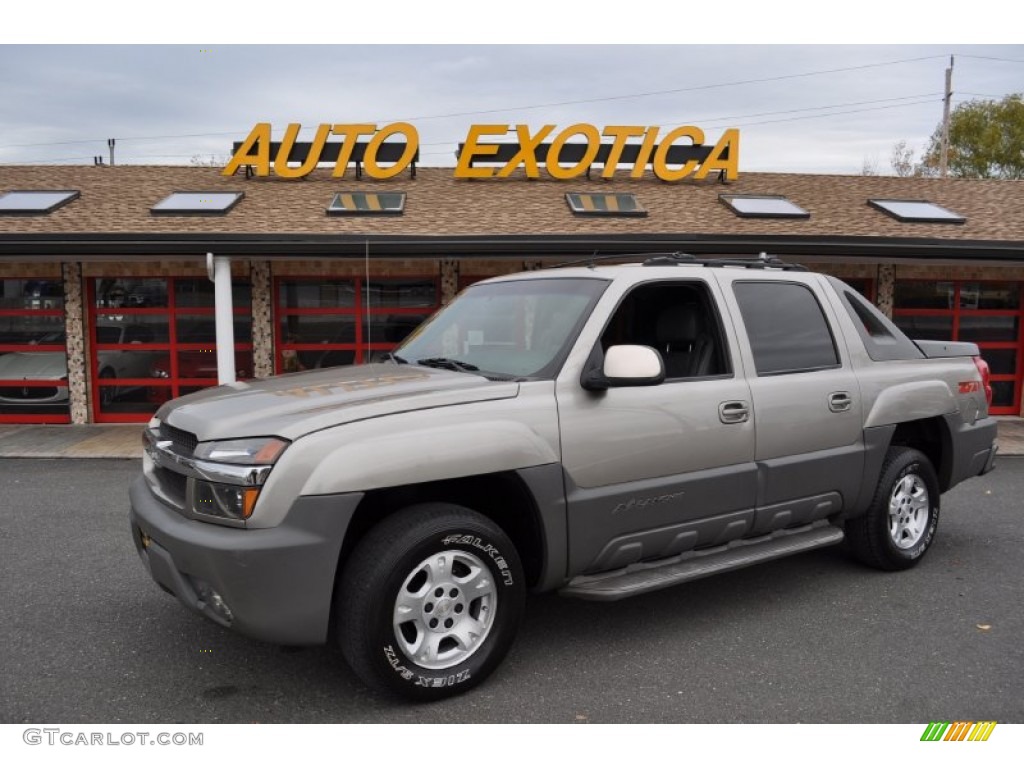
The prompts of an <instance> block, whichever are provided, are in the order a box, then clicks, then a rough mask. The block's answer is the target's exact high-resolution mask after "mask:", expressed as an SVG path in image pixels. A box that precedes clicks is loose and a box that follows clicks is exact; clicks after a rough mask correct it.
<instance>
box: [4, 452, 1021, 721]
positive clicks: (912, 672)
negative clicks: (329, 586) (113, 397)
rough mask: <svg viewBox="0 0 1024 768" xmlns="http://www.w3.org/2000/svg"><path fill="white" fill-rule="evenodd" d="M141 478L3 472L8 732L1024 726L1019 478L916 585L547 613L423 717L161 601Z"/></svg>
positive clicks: (814, 566) (961, 529)
mask: <svg viewBox="0 0 1024 768" xmlns="http://www.w3.org/2000/svg"><path fill="white" fill-rule="evenodd" d="M136 471H137V462H136V461H124V460H83V459H80V460H69V459H63V460H29V459H0V597H2V599H0V644H2V647H3V648H4V653H3V654H2V656H0V721H2V722H6V723H23V722H46V723H55V722H82V723H107V722H110V723H118V722H124V723H151V722H152V723H195V722H242V723H252V722H263V723H265V722H340V723H356V722H447V723H452V722H493V723H504V722H543V723H547V722H552V723H566V722H612V723H616V722H622V723H638V722H684V723H685V722H705V723H716V722H743V723H754V722H784V723H790V722H837V723H848V722H849V723H855V722H872V723H927V722H929V721H932V720H942V719H945V720H982V719H986V720H997V721H999V722H1022V721H1024V695H1022V694H1021V691H1024V610H1022V609H1021V606H1022V605H1024V556H1022V555H1024V505H1022V503H1021V499H1022V498H1024V458H1005V459H1002V460H1001V461H1000V464H999V466H998V469H997V471H996V472H994V473H992V474H991V475H988V476H986V477H983V478H977V479H975V480H972V481H970V482H968V483H965V484H964V485H962V486H960V487H959V488H957V489H955V490H954V491H953V492H951V493H949V494H947V495H946V496H945V497H944V507H943V518H942V520H941V522H940V527H939V533H938V538H937V540H936V543H935V545H934V547H933V549H932V550H931V552H930V553H929V555H928V557H927V558H926V559H925V561H924V562H923V563H922V564H921V565H920V566H919V567H918V568H916V569H914V570H912V571H909V572H905V573H901V574H885V573H879V572H875V571H871V570H867V569H865V568H863V567H861V566H859V565H857V564H855V563H853V562H851V561H849V560H847V559H846V558H845V557H844V556H843V555H842V554H841V553H840V552H839V551H837V550H821V551H817V552H812V553H809V554H806V555H801V556H797V557H794V558H790V559H788V560H783V561H777V562H774V563H769V564H766V565H762V566H758V567H755V568H752V569H747V570H745V571H738V572H734V573H731V574H726V575H723V576H718V577H715V578H712V579H707V580H704V581H700V582H695V583H692V584H689V585H684V586H682V587H677V588H674V589H671V590H666V591H662V592H658V593H654V594H649V595H644V596H641V597H637V598H634V599H631V600H627V601H624V602H621V603H612V604H601V603H587V602H581V601H576V600H568V599H563V598H559V597H557V596H555V595H543V596H537V597H534V598H531V600H530V601H529V605H528V607H527V618H526V621H525V624H524V626H523V628H522V631H521V634H520V636H519V639H518V641H517V643H516V646H515V647H514V648H513V650H512V653H511V654H510V656H509V658H508V659H507V660H506V662H505V664H504V665H503V666H502V667H501V668H500V669H499V670H498V672H497V673H496V674H495V675H494V676H493V677H492V678H491V679H490V680H489V681H488V682H487V683H485V684H484V685H482V686H481V687H480V688H477V689H476V690H474V691H472V692H470V693H469V694H467V695H465V696H462V697H459V698H457V699H453V700H450V701H445V702H441V703H437V704H429V705H408V704H404V703H401V702H395V701H393V700H391V699H387V698H383V697H380V696H378V695H377V694H375V693H373V692H371V691H369V690H367V689H366V688H365V687H364V686H363V685H362V684H361V683H359V682H358V681H357V680H356V679H355V678H354V676H353V675H352V673H350V672H349V670H348V669H347V668H346V666H345V664H344V662H343V661H342V660H341V658H340V656H339V654H338V653H337V652H335V651H334V650H333V649H328V648H313V649H302V650H296V649H282V648H279V647H276V646H272V645H265V644H261V643H258V642H255V641H251V640H247V639H245V638H242V637H238V636H236V635H234V634H232V633H230V632H229V631H226V630H223V629H221V628H220V627H218V626H216V625H214V624H212V623H210V622H208V621H206V620H204V619H202V618H200V617H198V616H195V615H193V614H191V613H189V612H188V611H186V610H185V609H184V608H182V607H181V606H179V605H178V603H177V602H176V601H175V600H174V599H173V598H171V597H169V596H168V595H166V594H164V593H163V592H161V591H160V590H159V589H158V588H157V587H156V586H155V585H154V584H153V583H152V582H151V581H150V579H149V576H148V575H147V574H146V572H145V570H144V568H143V566H142V564H141V563H140V562H139V561H138V558H137V556H136V554H135V551H134V548H133V545H132V542H131V537H130V535H129V530H128V524H127V520H126V513H127V487H128V483H129V480H130V478H131V476H132V475H133V474H134V473H135V472H136Z"/></svg>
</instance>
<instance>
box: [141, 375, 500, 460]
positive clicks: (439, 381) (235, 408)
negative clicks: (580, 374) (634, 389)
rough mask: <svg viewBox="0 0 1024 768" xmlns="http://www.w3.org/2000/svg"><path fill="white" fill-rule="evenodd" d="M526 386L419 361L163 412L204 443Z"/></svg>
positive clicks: (263, 386)
mask: <svg viewBox="0 0 1024 768" xmlns="http://www.w3.org/2000/svg"><path fill="white" fill-rule="evenodd" d="M518 393H519V385H518V384H517V383H515V382H509V381H489V380H488V379H485V378H484V377H482V376H477V375H474V374H471V373H459V372H455V371H445V370H438V369H435V368H426V367H423V366H418V365H396V364H394V363H378V364H374V365H359V366H340V367H338V368H324V369H321V370H317V371H308V372H303V373H292V374H286V375H284V376H274V377H272V378H269V379H260V380H255V381H248V382H237V383H235V384H224V385H221V386H219V387H211V388H210V389H204V390H202V391H200V392H196V393H194V394H191V395H186V396H185V397H181V398H178V399H177V400H172V401H170V402H169V403H166V404H165V405H164V406H163V407H161V408H160V410H159V411H158V412H157V414H156V415H157V416H158V417H160V418H161V419H163V420H165V421H167V423H169V424H171V425H172V426H174V427H177V428H179V429H184V430H186V431H188V432H192V433H193V434H195V435H196V437H197V438H198V439H199V440H200V441H203V440H215V439H218V440H219V439H229V438H236V437H260V436H267V435H277V436H279V437H283V438H286V439H288V440H295V439H296V438H299V437H301V436H303V435H305V434H309V433H310V432H315V431H318V430H321V429H327V428H329V427H333V426H337V425H339V424H346V423H349V422H352V421H362V420H364V419H371V418H375V417H378V416H388V415H391V414H396V413H405V412H408V411H417V410H422V409H426V408H443V407H446V406H451V405H460V404H463V403H476V402H481V401H485V400H503V399H506V398H510V397H515V396H516V395H517V394H518Z"/></svg>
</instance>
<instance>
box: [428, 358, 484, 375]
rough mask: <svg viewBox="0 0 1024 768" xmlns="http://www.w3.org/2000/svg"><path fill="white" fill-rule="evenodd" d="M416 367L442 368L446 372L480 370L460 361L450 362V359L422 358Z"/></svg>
mask: <svg viewBox="0 0 1024 768" xmlns="http://www.w3.org/2000/svg"><path fill="white" fill-rule="evenodd" d="M416 364H417V365H425V366H427V367H429V368H444V369H445V370H448V371H465V372H472V371H479V370H480V369H479V368H478V367H477V366H475V365H473V364H472V363H464V362H462V361H461V360H452V358H450V357H424V358H421V359H419V360H417V361H416Z"/></svg>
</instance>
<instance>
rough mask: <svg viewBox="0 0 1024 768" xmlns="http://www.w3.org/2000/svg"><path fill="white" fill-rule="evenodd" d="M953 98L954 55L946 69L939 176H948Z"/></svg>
mask: <svg viewBox="0 0 1024 768" xmlns="http://www.w3.org/2000/svg"><path fill="white" fill-rule="evenodd" d="M952 99H953V57H952V56H950V57H949V69H947V70H946V96H945V98H944V99H943V104H942V151H941V152H940V153H939V176H940V177H942V178H943V179H944V178H946V170H947V168H948V167H949V102H950V101H952Z"/></svg>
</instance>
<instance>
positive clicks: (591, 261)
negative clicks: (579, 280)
mask: <svg viewBox="0 0 1024 768" xmlns="http://www.w3.org/2000/svg"><path fill="white" fill-rule="evenodd" d="M595 259H597V248H595V249H594V252H593V253H592V254H590V263H589V264H588V265H587V266H588V267H590V269H595V268H596V265H595V264H594V260H595Z"/></svg>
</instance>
